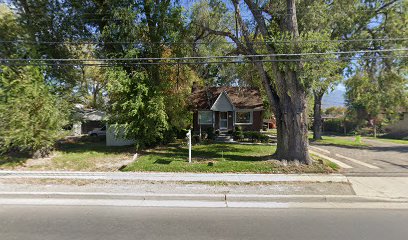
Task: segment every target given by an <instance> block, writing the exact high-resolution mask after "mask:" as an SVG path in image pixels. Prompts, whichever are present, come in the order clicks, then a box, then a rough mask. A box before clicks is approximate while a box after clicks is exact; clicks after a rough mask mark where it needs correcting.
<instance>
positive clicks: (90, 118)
mask: <svg viewBox="0 0 408 240" xmlns="http://www.w3.org/2000/svg"><path fill="white" fill-rule="evenodd" d="M105 117H106V114H105V112H103V111H100V110H95V109H88V108H84V106H83V105H81V104H76V105H75V113H74V119H76V121H75V123H74V124H73V126H72V134H73V135H74V136H79V135H82V134H88V132H89V131H92V130H94V129H95V128H101V127H103V126H105V122H104V120H105Z"/></svg>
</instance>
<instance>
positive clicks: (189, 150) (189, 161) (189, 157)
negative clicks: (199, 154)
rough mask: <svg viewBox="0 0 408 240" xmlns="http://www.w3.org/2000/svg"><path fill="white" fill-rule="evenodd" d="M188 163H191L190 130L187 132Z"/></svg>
mask: <svg viewBox="0 0 408 240" xmlns="http://www.w3.org/2000/svg"><path fill="white" fill-rule="evenodd" d="M187 137H188V163H191V129H190V130H188V133H187Z"/></svg>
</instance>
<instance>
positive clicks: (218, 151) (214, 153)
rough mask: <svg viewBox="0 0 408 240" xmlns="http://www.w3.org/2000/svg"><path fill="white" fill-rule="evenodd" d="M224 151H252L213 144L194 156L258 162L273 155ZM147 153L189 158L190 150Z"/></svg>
mask: <svg viewBox="0 0 408 240" xmlns="http://www.w3.org/2000/svg"><path fill="white" fill-rule="evenodd" d="M222 151H225V152H237V153H243V152H251V151H252V150H250V149H242V148H234V147H231V146H228V148H227V149H226V148H225V147H223V146H211V150H193V154H192V155H193V158H194V160H195V161H208V160H214V159H223V160H225V161H245V162H256V161H265V160H269V159H271V157H272V154H271V155H264V156H241V155H239V154H237V155H234V154H222ZM147 154H154V155H157V156H159V157H160V158H161V159H159V160H164V159H187V158H188V150H187V149H185V148H168V149H166V150H165V151H160V152H151V153H147Z"/></svg>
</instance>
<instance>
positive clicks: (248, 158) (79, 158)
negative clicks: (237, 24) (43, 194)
mask: <svg viewBox="0 0 408 240" xmlns="http://www.w3.org/2000/svg"><path fill="white" fill-rule="evenodd" d="M275 149H276V148H275V146H271V145H261V144H259V145H248V144H229V143H214V144H201V145H195V146H194V147H193V152H192V156H193V162H192V163H191V164H189V163H188V150H187V146H186V144H185V143H182V142H178V143H173V144H169V145H167V146H161V147H157V148H154V149H149V150H145V151H142V152H140V153H139V157H138V159H137V160H136V161H134V162H133V161H132V157H133V154H134V153H135V150H134V148H133V147H106V146H105V143H104V142H102V141H95V139H92V138H85V139H81V140H80V141H65V142H63V143H61V144H60V145H59V146H58V147H57V149H56V151H55V153H54V155H53V156H51V157H50V158H44V159H23V158H18V159H17V158H14V159H4V158H3V159H0V169H19V170H67V171H119V170H120V171H157V172H159V171H160V172H240V173H329V172H334V171H336V170H337V168H338V167H337V165H335V164H333V163H331V162H328V161H326V160H319V159H316V160H317V161H315V162H314V163H313V164H312V165H310V166H305V165H301V164H294V163H290V164H286V163H283V162H281V161H277V160H274V159H272V154H273V153H274V152H275ZM124 166H125V167H124Z"/></svg>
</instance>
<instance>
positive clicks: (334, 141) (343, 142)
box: [309, 136, 369, 147]
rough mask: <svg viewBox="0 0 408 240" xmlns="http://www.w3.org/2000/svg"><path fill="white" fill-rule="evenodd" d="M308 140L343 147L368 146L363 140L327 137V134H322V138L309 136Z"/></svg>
mask: <svg viewBox="0 0 408 240" xmlns="http://www.w3.org/2000/svg"><path fill="white" fill-rule="evenodd" d="M309 140H310V141H311V142H315V143H319V144H324V145H336V146H345V147H367V146H369V145H368V144H365V143H364V142H363V141H361V140H360V141H357V140H355V137H354V140H353V139H350V138H345V137H329V136H323V139H322V140H317V141H316V140H313V138H312V137H309Z"/></svg>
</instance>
